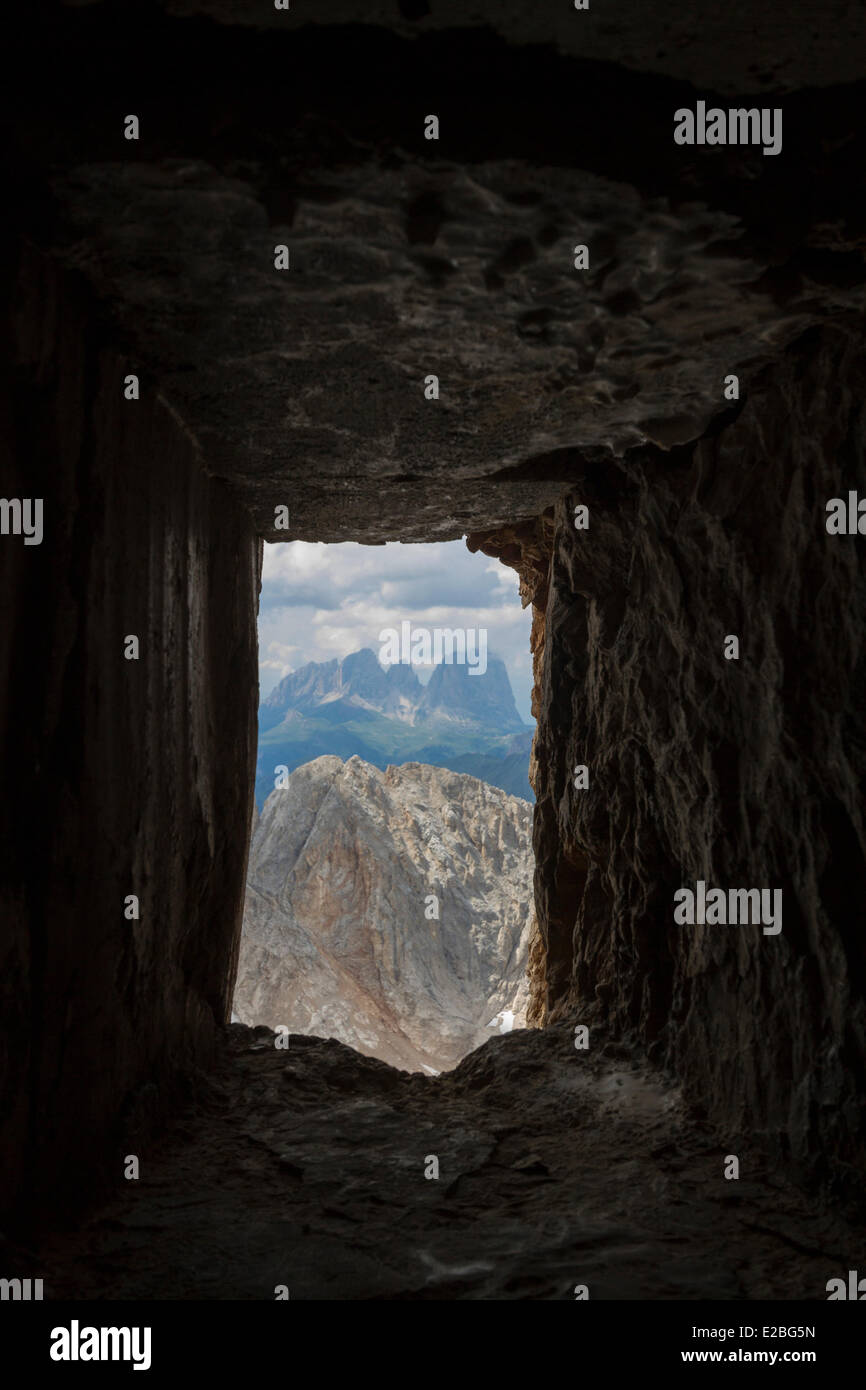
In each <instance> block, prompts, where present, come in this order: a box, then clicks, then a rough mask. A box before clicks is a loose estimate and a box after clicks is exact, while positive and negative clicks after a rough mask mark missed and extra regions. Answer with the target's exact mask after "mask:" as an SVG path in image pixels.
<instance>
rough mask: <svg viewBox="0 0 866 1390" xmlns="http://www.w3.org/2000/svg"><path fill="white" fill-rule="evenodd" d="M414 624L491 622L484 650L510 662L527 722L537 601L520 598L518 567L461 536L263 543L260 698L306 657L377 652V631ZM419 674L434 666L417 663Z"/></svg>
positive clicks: (481, 624)
mask: <svg viewBox="0 0 866 1390" xmlns="http://www.w3.org/2000/svg"><path fill="white" fill-rule="evenodd" d="M406 620H408V621H409V622H411V623H412V625H413V627H427V628H436V627H451V628H486V629H487V654H488V657H491V656H498V657H500V658H501V659H502V661H504V662H505V665H506V667H507V668H508V675H509V679H510V680H511V686H512V689H513V690H514V698H515V701H516V702H517V708H518V710H519V711H520V715H521V718H523V719H524V720H526V722H527V723H530V722H531V718H532V717H531V715H530V712H529V694H530V689H531V686H532V663H531V659H530V655H529V630H530V626H531V610H530V609H529V608H527V609H522V608H521V607H520V597H519V595H518V592H517V575H516V574H515V572H514V570H512V569H508V568H506V566H505V565H502V564H500V563H499V561H498V560H491V559H490V557H489V556H487V555H480V554H478V555H471V554H470V553H469V551H468V550H467V549H466V546H465V545H464V543H463V541H447V542H441V541H440V542H437V543H436V544H434V545H401V544H399V543H398V542H396V541H394V542H391V543H389V544H388V545H357V544H355V543H354V542H352V543H347V544H345V545H323V544H320V543H317V544H308V543H307V542H306V541H289V542H285V543H282V544H278V545H265V563H264V575H263V580H262V599H261V611H260V613H259V680H260V683H261V695H262V697H263V698H264V696H265V695H267V694H268V692H269V691H270V690H272V689H273V687H274V686H275V685H276V683H277V681H278V680H280V679H281V678H282V677H283V676H285V675H287V674H288V673H289V671H295V670H297V669H298V667H299V666H304V665H306V663H307V662H308V661H330V660H332V658H333V657H343V656H348V654H349V652H355V651H358V649H359V648H360V647H371V648H372V649H373V651H374V652H375V653H376V654H377V656H378V654H379V648H380V643H379V633H380V632H381V631H382V630H383V628H388V627H391V628H396V629H397V630H398V631H399V630H400V624H401V623H402V622H404V621H406ZM416 671H417V673H418V675H419V676H420V677H421V679H422V680H426V679H427V675H428V674H429V672H425V671H424V670H423V669H422V668H418V667H416Z"/></svg>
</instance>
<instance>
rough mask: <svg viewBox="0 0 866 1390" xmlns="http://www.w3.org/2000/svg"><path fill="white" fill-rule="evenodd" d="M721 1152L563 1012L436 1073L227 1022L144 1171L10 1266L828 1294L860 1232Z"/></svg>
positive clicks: (606, 1290) (443, 1288) (477, 1287)
mask: <svg viewBox="0 0 866 1390" xmlns="http://www.w3.org/2000/svg"><path fill="white" fill-rule="evenodd" d="M596 1044H598V1046H596ZM733 1147H734V1148H735V1149H736V1150H737V1152H738V1153H739V1154H740V1158H741V1176H740V1180H739V1181H738V1182H728V1181H726V1180H725V1179H724V1177H723V1171H724V1155H725V1154H726V1153H729V1152H730V1151H731V1149H730V1148H729V1147H728V1145H727V1141H726V1142H725V1143H723V1144H720V1142H719V1140H718V1137H717V1136H715V1135H714V1134H713V1133H712V1131H711V1130H710V1129H709V1128H708V1127H707V1126H705V1125H701V1124H698V1123H696V1122H695V1121H694V1120H690V1119H688V1118H687V1116H686V1115H685V1113H684V1111H683V1107H682V1103H681V1100H680V1097H679V1094H678V1091H677V1090H676V1088H675V1087H673V1086H671V1085H670V1084H669V1083H665V1082H664V1081H663V1080H661V1079H660V1078H659V1076H658V1074H657V1073H655V1072H653V1071H651V1070H647V1068H646V1066H645V1065H643V1064H641V1063H640V1062H638V1061H636V1060H635V1059H634V1058H633V1057H632V1056H631V1055H630V1054H629V1053H628V1051H627V1050H626V1049H623V1048H617V1047H616V1046H614V1045H612V1044H607V1045H604V1044H603V1039H602V1036H601V1035H598V1036H597V1037H595V1038H594V1039H591V1046H590V1049H589V1051H588V1052H578V1051H576V1050H575V1048H574V1047H573V1037H572V1030H571V1028H570V1027H568V1026H565V1025H558V1026H554V1027H552V1028H550V1029H548V1030H546V1031H542V1032H539V1031H536V1030H531V1029H530V1030H526V1031H524V1032H522V1033H511V1034H509V1035H508V1036H507V1037H501V1038H494V1039H493V1040H492V1041H490V1042H488V1043H486V1044H485V1045H484V1047H483V1048H481V1049H480V1050H479V1051H477V1052H474V1053H472V1055H471V1056H470V1057H467V1058H466V1060H465V1061H464V1062H462V1063H461V1064H460V1066H459V1067H458V1068H457V1069H456V1071H453V1072H450V1073H448V1075H445V1076H441V1077H425V1076H421V1075H413V1076H410V1075H407V1074H406V1073H404V1072H398V1071H394V1070H392V1069H391V1068H390V1067H387V1066H385V1065H384V1063H382V1062H376V1061H373V1060H371V1059H369V1058H364V1057H361V1056H360V1055H359V1054H358V1053H357V1052H353V1051H352V1050H351V1048H348V1047H344V1046H343V1045H342V1044H340V1043H337V1042H325V1041H323V1040H321V1039H316V1038H295V1037H293V1038H291V1040H290V1047H289V1050H288V1051H287V1052H282V1051H280V1052H278V1051H276V1050H275V1048H274V1040H273V1034H271V1033H270V1032H269V1031H268V1030H266V1029H255V1030H250V1029H246V1028H243V1027H241V1026H240V1025H234V1026H233V1027H232V1028H231V1030H230V1032H227V1034H226V1035H225V1037H224V1040H223V1056H222V1059H221V1061H220V1063H219V1065H218V1066H217V1068H216V1070H215V1071H214V1072H213V1073H212V1075H211V1076H210V1078H208V1080H207V1082H206V1083H204V1084H203V1086H202V1087H201V1089H200V1093H199V1097H198V1099H197V1101H196V1103H195V1104H194V1105H193V1107H192V1108H191V1109H190V1110H189V1111H188V1112H187V1114H186V1115H185V1117H184V1120H183V1122H182V1124H181V1125H180V1126H179V1127H178V1128H177V1129H176V1130H175V1131H174V1133H173V1134H171V1135H170V1136H168V1137H167V1138H166V1139H165V1140H164V1141H163V1142H162V1143H161V1144H160V1146H159V1148H158V1150H155V1151H149V1152H148V1154H147V1156H146V1157H145V1158H144V1162H143V1165H142V1177H141V1179H140V1181H139V1182H137V1183H135V1184H132V1183H126V1184H123V1185H122V1187H121V1190H120V1192H119V1193H118V1194H117V1196H116V1198H115V1199H114V1200H113V1201H112V1202H111V1203H110V1204H109V1205H108V1206H107V1207H106V1208H105V1209H104V1210H103V1211H102V1212H101V1213H99V1214H98V1215H97V1216H95V1217H92V1218H90V1219H89V1220H87V1221H85V1222H83V1223H81V1224H80V1226H79V1228H78V1229H77V1230H76V1231H75V1232H69V1233H67V1234H65V1235H62V1236H55V1237H53V1238H49V1239H46V1240H45V1241H44V1242H42V1243H39V1244H36V1245H35V1246H33V1247H31V1249H30V1250H29V1251H28V1252H25V1251H20V1250H19V1251H17V1252H16V1251H11V1250H8V1249H7V1250H6V1251H4V1261H5V1263H4V1267H8V1266H9V1265H10V1264H12V1265H14V1266H15V1267H16V1268H17V1267H19V1265H20V1268H21V1269H22V1270H23V1271H25V1272H29V1271H30V1269H31V1268H34V1267H38V1269H39V1271H40V1273H42V1274H43V1275H44V1279H45V1297H46V1298H64V1297H70V1296H72V1295H73V1294H74V1295H75V1296H77V1297H83V1298H94V1299H95V1298H99V1299H130V1298H157V1299H159V1298H190V1299H235V1298H240V1299H263V1300H266V1301H267V1300H273V1297H274V1288H275V1285H277V1284H286V1285H288V1288H289V1291H290V1297H291V1299H292V1300H297V1299H300V1300H307V1299H350V1300H351V1299H508V1300H511V1299H541V1300H551V1299H568V1300H573V1299H574V1289H575V1286H576V1285H577V1284H585V1285H587V1286H588V1290H589V1296H590V1298H591V1299H605V1298H607V1299H651V1300H656V1299H687V1300H698V1299H707V1298H708V1299H725V1300H737V1299H755V1298H757V1299H765V1298H775V1299H807V1300H814V1301H818V1300H824V1299H826V1297H827V1294H826V1283H827V1280H828V1279H831V1278H835V1277H837V1276H838V1274H839V1273H840V1272H844V1271H845V1270H847V1269H848V1267H849V1264H850V1263H852V1261H853V1262H854V1263H855V1264H856V1259H855V1254H854V1251H855V1250H858V1249H859V1248H862V1246H860V1244H859V1238H858V1237H857V1235H856V1234H855V1233H853V1232H852V1231H851V1230H850V1229H846V1228H845V1227H844V1226H842V1225H840V1223H839V1222H838V1220H837V1219H835V1218H833V1217H832V1216H829V1215H827V1214H826V1213H822V1212H820V1211H818V1210H816V1209H815V1206H814V1204H812V1203H809V1202H807V1201H806V1200H804V1198H803V1196H802V1194H800V1193H799V1192H797V1191H796V1189H794V1188H792V1187H790V1186H789V1185H787V1184H786V1183H785V1182H784V1181H783V1180H782V1179H781V1178H780V1177H779V1176H778V1174H777V1172H776V1169H775V1167H774V1166H773V1165H772V1164H768V1162H767V1160H766V1158H765V1157H764V1156H763V1155H762V1154H761V1153H760V1150H759V1148H758V1147H757V1146H756V1144H755V1143H754V1141H753V1140H752V1139H751V1138H750V1137H749V1136H748V1135H745V1136H738V1139H737V1142H736V1143H735V1144H734V1145H733ZM431 1154H432V1155H436V1156H438V1159H439V1179H438V1181H437V1180H428V1179H425V1177H424V1169H425V1162H426V1160H427V1157H428V1155H431ZM34 1261H36V1262H37V1264H36V1265H34V1263H33V1262H34ZM801 1320H802V1321H805V1322H808V1318H807V1317H805V1318H803V1319H801Z"/></svg>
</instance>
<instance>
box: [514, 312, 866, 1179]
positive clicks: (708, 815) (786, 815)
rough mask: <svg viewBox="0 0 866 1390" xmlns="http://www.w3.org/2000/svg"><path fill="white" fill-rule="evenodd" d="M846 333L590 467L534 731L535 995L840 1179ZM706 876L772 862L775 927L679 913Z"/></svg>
mask: <svg viewBox="0 0 866 1390" xmlns="http://www.w3.org/2000/svg"><path fill="white" fill-rule="evenodd" d="M860 333H862V324H861V323H859V322H857V321H852V322H851V323H850V324H849V325H848V326H847V327H843V326H839V327H838V328H836V329H828V330H825V331H823V332H816V333H810V334H808V335H806V336H805V337H804V338H803V339H802V340H801V341H800V342H799V343H798V344H797V345H796V346H795V347H793V348H792V349H790V350H789V351H788V352H787V353H786V354H785V355H784V357H783V358H782V360H781V361H780V364H779V366H778V367H777V368H775V369H773V370H770V371H767V372H766V373H764V374H763V375H762V376H761V377H760V378H759V380H758V381H757V382H756V383H755V384H754V386H753V389H752V390H751V391H750V393H749V398H748V401H747V402H746V403H745V404H744V405H743V408H742V411H741V413H740V415H739V417H738V418H736V419H732V420H731V421H729V422H728V423H727V425H726V426H725V427H724V428H723V429H721V430H719V431H718V432H717V433H716V434H715V435H714V436H713V437H708V438H705V439H704V440H702V441H701V442H700V443H699V444H698V445H697V446H696V447H695V448H694V449H684V450H679V451H676V450H675V451H673V452H672V453H671V454H670V455H663V454H661V453H660V452H657V451H649V450H648V451H642V452H635V453H634V454H633V455H630V456H629V458H628V460H627V462H626V463H624V464H623V466H621V467H619V468H614V469H609V470H606V471H605V473H604V475H601V474H600V473H599V472H597V471H593V470H592V469H589V468H588V469H586V470H585V471H584V475H583V477H582V478H581V479H580V481H579V483H578V484H577V485H576V486H575V487H574V489H573V491H572V493H571V495H570V497H569V498H568V499H567V500H566V501H565V502H564V503H563V504H561V505H560V506H559V507H558V508H557V513H556V522H557V527H556V539H555V543H554V547H553V555H552V570H551V582H550V593H549V600H548V605H547V613H546V621H545V641H544V650H543V690H542V709H541V712H540V718H539V725H538V732H537V737H536V758H537V768H536V785H535V789H536V795H537V797H538V804H537V812H536V822H535V850H536V855H537V861H538V867H537V883H536V887H537V893H538V909H539V925H540V931H541V936H542V939H543V942H544V943H545V946H546V956H545V957H542V956H541V955H540V953H537V954H536V957H535V959H534V965H535V978H534V993H535V998H536V1007H537V1010H538V1012H539V1014H540V1015H541V1016H542V1017H544V1018H545V1019H551V1018H556V1017H557V1016H561V1015H562V1014H563V1013H564V1012H566V1013H568V1012H569V1011H575V1017H579V1018H581V1019H583V1020H585V1021H590V1020H591V1019H593V1018H595V1019H602V1018H603V1019H605V1020H606V1021H607V1022H609V1023H610V1024H611V1025H612V1026H613V1027H614V1028H615V1029H617V1030H619V1031H620V1032H622V1033H624V1034H632V1035H636V1036H637V1037H639V1038H640V1039H641V1040H642V1041H643V1042H644V1043H645V1044H646V1045H647V1046H648V1049H649V1053H650V1056H652V1057H655V1058H657V1059H659V1060H662V1061H664V1062H666V1063H668V1064H670V1065H671V1066H673V1067H674V1068H675V1069H676V1071H677V1072H678V1073H679V1074H680V1076H682V1077H683V1079H684V1081H685V1083H686V1088H687V1093H688V1094H689V1095H690V1097H691V1098H692V1099H693V1100H694V1101H695V1102H699V1103H701V1104H702V1105H703V1106H704V1107H705V1108H706V1110H707V1112H708V1113H709V1115H710V1117H711V1118H712V1119H713V1120H714V1121H717V1122H719V1123H720V1124H721V1125H722V1127H723V1128H724V1127H728V1128H729V1129H731V1130H732V1131H735V1132H741V1131H744V1130H751V1131H752V1132H754V1133H756V1134H760V1135H761V1136H762V1137H764V1138H766V1139H767V1140H768V1141H769V1143H770V1145H771V1148H774V1149H775V1150H776V1152H777V1153H781V1154H783V1155H784V1156H785V1157H786V1158H792V1159H793V1160H794V1162H795V1164H796V1166H798V1167H799V1168H800V1169H801V1171H803V1172H804V1173H805V1172H807V1171H808V1172H810V1173H815V1172H817V1173H818V1174H822V1175H824V1176H830V1175H831V1170H832V1175H833V1176H835V1177H838V1178H840V1179H844V1178H845V1176H846V1174H847V1173H850V1172H852V1171H853V1170H854V1169H855V1168H856V1167H857V1166H858V1165H859V1166H860V1167H861V1171H862V1162H863V1152H862V1148H861V1145H862V1134H863V1123H862V1121H863V1105H864V1101H863V1081H864V1060H866V1012H864V1004H863V986H864V979H866V944H864V937H863V931H862V905H861V903H860V895H861V893H862V891H863V885H864V882H866V859H864V846H866V839H864V824H863V817H862V795H861V788H862V785H863V777H864V772H866V740H864V734H863V728H864V713H866V688H864V683H863V675H864V646H863V640H864V628H866V575H864V560H863V551H862V541H859V540H858V538H857V537H846V536H841V537H837V536H830V535H828V534H827V532H826V528H825V521H826V513H825V503H826V502H827V500H828V499H829V498H831V497H834V496H839V495H841V496H843V497H847V492H848V489H859V491H860V495H861V496H862V495H863V494H864V491H866V471H864V456H863V440H864V429H863V399H864V385H866V379H864V365H863V358H862V351H861V349H860V347H859V346H858V337H859V334H860ZM578 503H586V504H588V505H589V507H590V526H589V530H588V531H577V530H575V528H574V525H573V511H572V509H573V506H575V505H577V504H578ZM728 634H736V635H738V636H739V639H740V657H739V660H738V661H734V660H726V659H724V656H723V647H724V639H725V637H726V636H727V635H728ZM580 763H582V764H586V765H587V766H588V768H589V771H590V784H589V788H588V790H583V791H580V790H577V789H576V788H575V787H574V785H573V783H574V779H573V776H572V773H573V769H574V767H575V765H576V764H580ZM698 879H703V880H705V882H706V883H707V885H708V886H718V887H722V888H724V889H727V888H731V887H762V888H769V887H773V888H781V889H782V890H783V926H782V931H781V933H780V934H778V935H765V934H763V932H762V930H761V927H760V926H749V925H741V926H732V925H728V926H721V925H715V926H709V925H705V926H699V925H695V926H678V925H676V924H675V923H674V918H673V909H674V900H673V894H674V892H675V891H676V890H677V889H678V888H681V887H686V886H689V885H691V887H692V889H694V887H695V883H696V881H697V880H698ZM830 1156H832V1162H830Z"/></svg>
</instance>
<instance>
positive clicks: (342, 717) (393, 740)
mask: <svg viewBox="0 0 866 1390" xmlns="http://www.w3.org/2000/svg"><path fill="white" fill-rule="evenodd" d="M532 737H533V730H532V729H531V728H529V727H528V726H527V725H526V724H524V723H523V720H522V719H521V718H520V715H519V714H518V712H517V707H516V706H515V703H514V695H513V693H512V690H511V683H510V681H509V679H508V672H507V670H506V668H505V665H504V663H503V662H502V661H500V660H499V659H498V658H496V657H488V659H487V669H486V670H485V671H484V672H483V674H470V671H469V668H468V667H467V666H464V665H447V664H440V665H438V666H436V668H435V669H434V671H433V674H432V675H431V677H430V680H429V681H428V683H427V684H426V685H422V683H421V681H420V680H419V679H418V677H417V675H416V674H415V671H414V670H413V668H412V667H411V666H403V665H394V666H389V667H388V668H387V669H385V668H383V667H382V666H380V665H379V661H378V659H377V657H376V654H375V652H373V651H372V650H371V649H370V648H369V647H367V648H364V649H363V650H361V651H358V652H352V653H351V655H349V656H347V657H344V658H343V659H342V660H341V661H337V660H334V661H324V662H315V661H313V662H309V663H308V664H307V665H306V666H303V667H301V668H300V669H299V670H298V671H293V672H291V673H290V674H289V675H288V676H285V677H284V678H283V680H281V681H280V683H279V685H277V686H276V687H275V688H274V690H272V691H271V693H270V694H269V695H268V696H267V698H266V699H265V700H263V702H262V705H261V708H260V710H259V749H258V764H257V768H256V801H257V804H258V805H259V806H261V805H262V803H263V802H264V800H265V798H266V797H267V796H268V795H269V794H270V792H272V791H273V789H274V768H275V767H277V766H281V765H282V766H285V767H288V768H289V770H290V771H291V770H293V769H294V768H296V767H300V766H301V765H302V764H304V763H308V762H311V761H312V760H313V759H314V758H319V757H322V756H324V755H328V754H333V755H336V756H337V757H340V758H350V757H353V756H357V757H359V758H362V759H363V760H364V761H365V762H369V763H372V764H373V765H374V766H375V767H379V768H385V767H387V766H388V765H389V764H401V763H407V762H419V763H429V764H430V765H432V766H434V767H448V768H450V769H451V770H452V771H454V772H463V773H467V774H468V775H469V776H472V777H479V778H481V780H482V781H485V782H490V783H491V785H493V786H495V787H499V788H501V789H502V790H503V791H506V792H508V793H509V794H510V795H511V796H520V797H523V799H524V800H530V799H531V798H532V790H531V788H530V786H529V756H530V751H531V747H532Z"/></svg>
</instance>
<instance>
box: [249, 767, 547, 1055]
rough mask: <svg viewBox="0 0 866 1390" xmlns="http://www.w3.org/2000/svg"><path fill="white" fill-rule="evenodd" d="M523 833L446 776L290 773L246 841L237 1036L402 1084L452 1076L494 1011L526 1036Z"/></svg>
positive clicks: (510, 810)
mask: <svg viewBox="0 0 866 1390" xmlns="http://www.w3.org/2000/svg"><path fill="white" fill-rule="evenodd" d="M531 827H532V808H531V807H530V805H529V804H528V802H526V801H522V800H521V799H519V798H518V797H513V796H508V795H506V793H505V792H502V791H499V790H498V789H497V788H495V787H491V786H488V785H487V784H486V783H484V782H480V781H478V780H477V779H476V778H475V777H466V776H462V775H460V774H458V773H454V772H449V771H447V770H446V769H444V768H438V767H427V766H424V765H422V764H420V763H407V764H404V765H403V766H401V767H389V768H387V769H386V770H385V771H384V772H382V771H380V770H379V769H378V768H375V767H373V766H372V765H371V764H370V763H366V762H363V761H362V760H361V759H360V758H357V757H355V758H349V759H348V761H347V762H345V763H344V762H343V761H342V760H341V759H340V758H336V757H323V758H316V759H315V760H314V761H313V762H310V763H306V764H305V765H304V766H303V767H299V768H297V769H296V770H295V771H294V772H293V773H292V774H291V776H290V777H289V780H288V785H287V786H285V787H283V788H281V789H280V790H278V791H273V792H272V793H271V795H270V796H269V797H268V800H267V801H266V802H265V805H264V808H263V810H262V814H261V817H260V819H259V820H258V821H257V823H256V825H255V827H254V830H253V838H252V846H251V851H250V862H249V872H248V881H247V896H246V903H245V908H244V930H243V937H242V939H241V953H240V962H239V968H238V978H237V987H236V990H235V998H234V1005H233V1008H234V1010H235V1012H236V1014H237V1015H238V1018H239V1020H240V1022H242V1023H246V1024H250V1025H256V1024H265V1025H267V1026H269V1027H271V1028H276V1027H277V1026H278V1025H280V1024H282V1025H283V1026H284V1027H286V1028H288V1029H289V1030H290V1032H292V1033H311V1034H315V1035H317V1036H319V1037H329V1038H337V1039H339V1041H340V1042H344V1043H348V1044H349V1046H351V1047H354V1048H356V1049H357V1050H358V1051H359V1052H363V1053H366V1054H367V1055H368V1056H372V1057H379V1058H381V1059H382V1060H383V1061H385V1062H389V1063H390V1064H391V1065H392V1066H396V1067H401V1068H402V1069H404V1070H408V1071H419V1070H422V1069H423V1070H426V1071H443V1070H446V1069H448V1068H450V1067H453V1066H455V1065H456V1064H457V1062H459V1061H460V1059H461V1058H462V1057H464V1056H465V1055H466V1053H467V1052H470V1051H471V1050H472V1049H473V1048H475V1047H480V1045H481V1044H482V1043H483V1042H485V1041H486V1040H487V1039H488V1038H489V1037H491V1036H492V1031H491V1029H490V1027H489V1024H490V1023H491V1021H492V1020H493V1019H494V1018H495V1017H496V1016H497V1015H500V1014H502V1013H503V1012H504V1011H506V1010H507V1011H508V1012H509V1014H511V1015H513V1017H512V1018H511V1019H510V1020H509V1021H510V1022H512V1023H513V1024H514V1026H515V1027H518V1028H520V1027H523V1026H524V1025H525V1022H526V1003H527V998H528V992H529V991H528V987H527V979H526V955H527V947H528V942H529V936H530V931H531V927H532V921H533V911H532V878H533V868H534V863H533V858H532V829H531ZM430 895H433V897H435V899H436V903H435V913H436V915H435V916H431V915H430V913H432V912H433V911H434V905H433V903H432V902H431V901H430ZM428 909H429V911H428ZM500 1026H501V1021H500Z"/></svg>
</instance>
